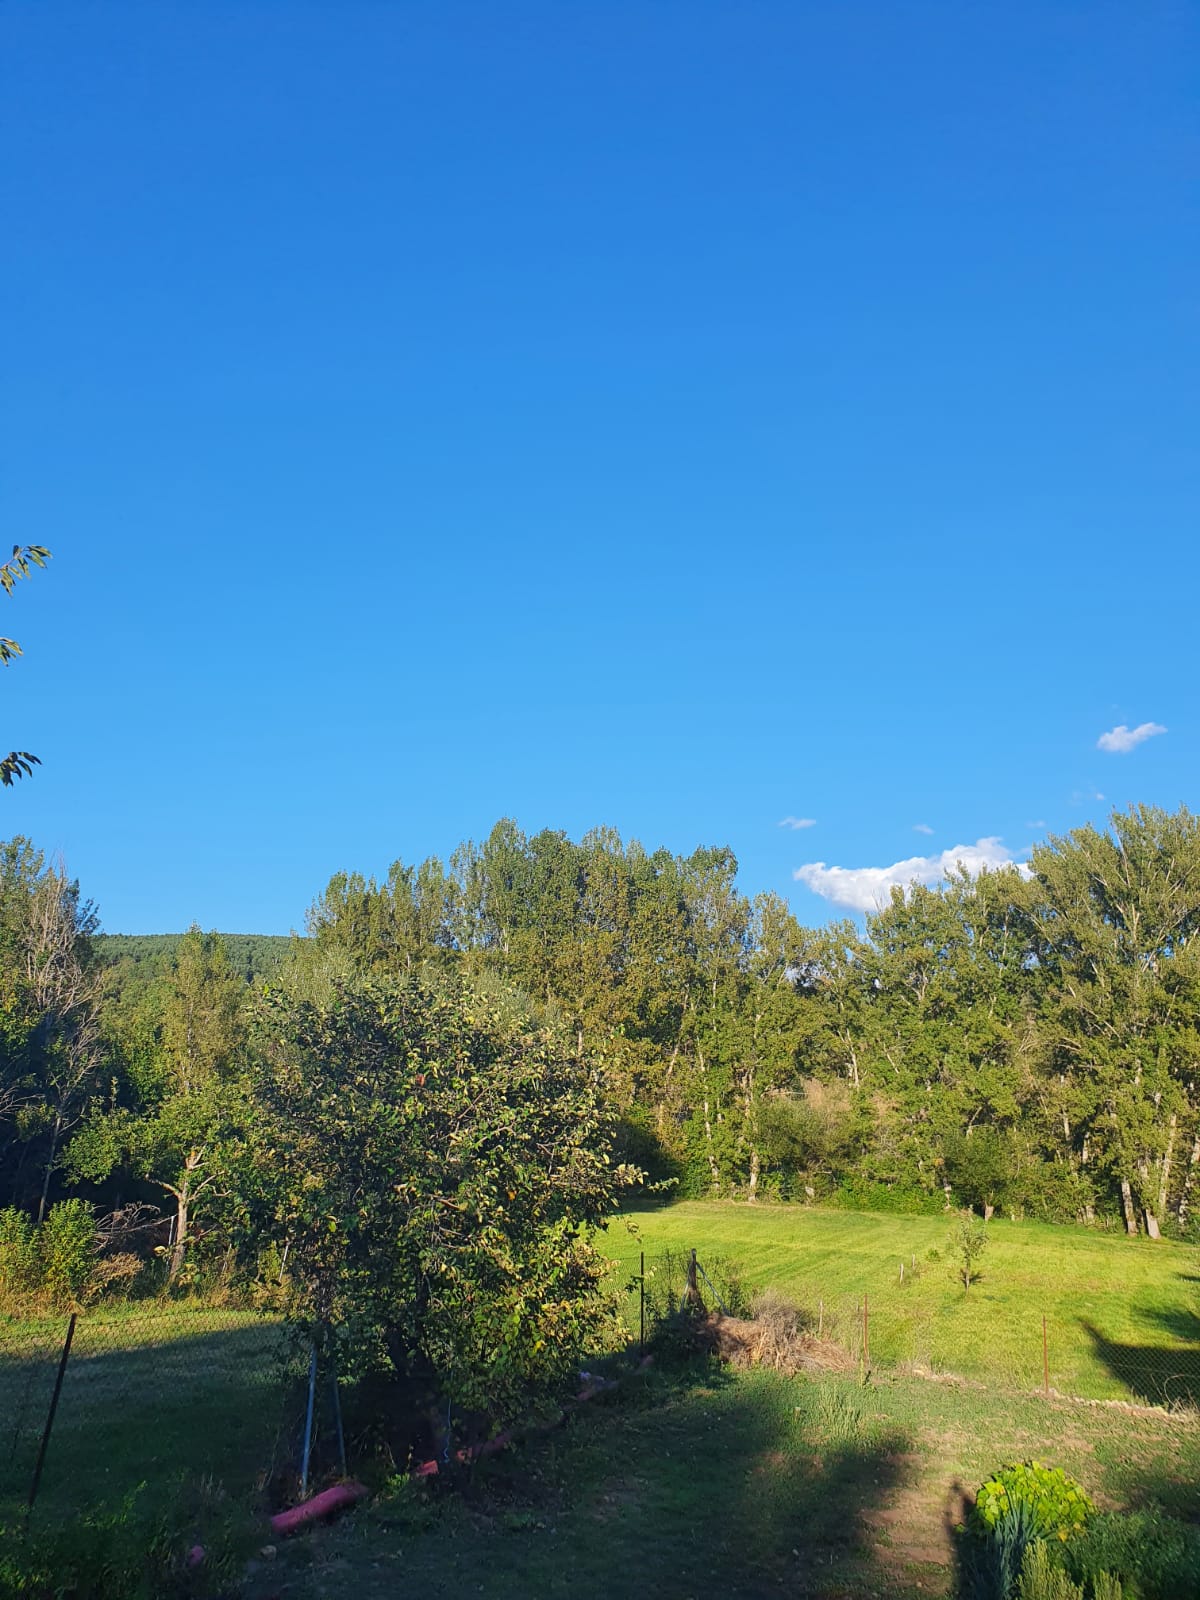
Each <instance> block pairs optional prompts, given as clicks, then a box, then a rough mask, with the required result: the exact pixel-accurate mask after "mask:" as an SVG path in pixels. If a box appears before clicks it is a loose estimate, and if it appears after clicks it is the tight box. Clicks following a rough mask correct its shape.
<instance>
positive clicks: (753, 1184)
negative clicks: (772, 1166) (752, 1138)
mask: <svg viewBox="0 0 1200 1600" xmlns="http://www.w3.org/2000/svg"><path fill="white" fill-rule="evenodd" d="M758 1170H759V1156H758V1146H757V1145H756V1144H752V1145H751V1146H750V1191H749V1193H748V1194H747V1196H746V1200H747V1203H748V1204H749V1205H754V1203H755V1201H756V1200H757V1199H758Z"/></svg>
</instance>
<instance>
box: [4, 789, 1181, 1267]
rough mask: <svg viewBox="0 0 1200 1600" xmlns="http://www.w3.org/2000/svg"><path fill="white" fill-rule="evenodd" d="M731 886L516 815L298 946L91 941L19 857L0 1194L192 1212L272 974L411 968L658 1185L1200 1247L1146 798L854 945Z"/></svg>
mask: <svg viewBox="0 0 1200 1600" xmlns="http://www.w3.org/2000/svg"><path fill="white" fill-rule="evenodd" d="M736 874H737V864H736V862H735V860H734V858H733V856H732V855H731V853H730V852H729V851H728V850H724V849H719V848H718V849H700V850H696V851H695V852H693V853H692V854H691V855H689V856H676V855H672V854H671V853H670V852H668V851H665V850H657V851H648V850H646V849H644V848H643V847H642V846H641V845H639V844H637V843H636V842H624V841H622V840H621V839H620V838H619V837H618V836H617V835H616V834H615V833H614V832H612V831H611V830H606V829H598V830H596V831H594V832H592V833H590V834H588V835H586V836H585V837H584V838H583V839H582V840H580V841H578V842H575V841H572V840H571V839H569V838H567V837H566V835H565V834H563V833H560V832H551V831H546V832H542V833H539V834H537V835H535V836H533V837H527V836H526V835H525V834H523V833H522V832H521V831H520V829H519V828H518V827H517V826H516V825H515V824H514V823H512V822H510V821H503V822H501V823H498V824H497V826H496V827H495V828H494V829H493V830H492V832H491V833H490V835H489V836H488V837H487V839H486V840H485V841H484V842H483V843H481V844H474V843H468V844H464V845H463V846H461V847H460V848H459V849H458V850H457V851H456V852H455V853H454V855H453V857H452V858H451V860H450V861H449V862H448V863H442V862H440V861H438V860H436V859H429V860H426V861H425V862H423V863H421V864H420V865H408V864H403V863H400V862H397V863H396V864H395V865H394V866H393V867H392V869H391V870H390V872H389V873H388V875H387V877H386V878H385V879H384V880H383V881H382V882H377V881H375V880H372V879H368V878H363V877H361V876H359V875H357V874H352V873H341V874H338V875H336V876H335V877H334V878H333V879H332V880H331V881H330V882H329V884H328V885H327V886H326V887H325V889H324V890H323V891H322V892H321V893H320V894H319V895H318V897H317V898H316V900H315V902H314V903H313V905H312V908H311V911H310V914H309V923H308V932H309V935H310V936H309V937H308V938H305V939H296V940H292V941H288V940H282V939H267V938H257V937H251V936H244V937H225V938H221V937H219V936H216V935H207V936H203V937H202V936H201V935H200V934H199V932H198V931H196V932H193V933H192V934H191V935H189V936H187V937H184V936H179V935H170V936H167V935H164V936H161V937H159V938H156V939H147V938H128V937H124V938H123V937H118V936H100V935H98V934H97V932H96V928H95V915H94V913H93V911H92V910H91V908H90V907H89V906H88V905H87V904H86V902H85V901H84V900H83V899H82V898H81V896H80V891H79V889H78V888H77V887H76V886H75V885H73V884H70V883H68V882H67V881H66V880H65V879H63V878H62V877H61V876H60V875H58V874H57V873H56V872H55V871H54V870H53V869H50V868H47V866H46V864H45V863H44V861H43V860H42V858H41V856H40V855H39V854H38V852H37V851H36V850H35V849H34V847H33V846H32V845H30V844H29V843H28V842H27V841H24V840H16V841H13V842H12V843H10V844H8V845H6V846H4V847H3V852H2V854H0V961H2V966H0V974H2V982H3V989H4V994H3V1001H4V1004H3V1008H2V1012H0V1026H2V1028H3V1036H2V1039H0V1048H2V1049H3V1078H2V1079H0V1118H2V1119H3V1120H2V1121H0V1140H2V1141H3V1143H2V1145H0V1155H2V1157H3V1171H4V1184H3V1188H4V1191H5V1192H4V1195H3V1198H4V1199H8V1198H12V1199H13V1200H15V1201H16V1202H18V1203H20V1204H22V1205H24V1206H26V1207H28V1208H30V1209H36V1208H37V1207H38V1206H39V1205H40V1204H41V1203H42V1200H43V1198H44V1197H45V1196H46V1195H47V1194H59V1193H62V1192H65V1191H66V1190H67V1189H69V1186H70V1185H71V1183H72V1182H74V1181H77V1180H80V1179H82V1178H84V1177H86V1178H88V1179H89V1180H90V1181H93V1182H103V1181H105V1179H106V1174H107V1175H108V1176H109V1177H116V1178H119V1177H120V1175H121V1174H122V1173H124V1174H125V1181H126V1182H128V1181H129V1180H130V1179H136V1180H137V1181H139V1182H141V1183H142V1184H144V1185H147V1186H149V1187H148V1188H147V1189H146V1190H145V1191H144V1192H148V1193H155V1194H157V1195H159V1196H160V1197H161V1198H162V1200H163V1201H164V1202H166V1203H168V1204H170V1205H174V1204H175V1203H176V1202H177V1201H179V1191H180V1189H181V1186H182V1189H183V1191H184V1193H185V1194H186V1195H187V1196H188V1197H189V1199H188V1202H187V1203H188V1204H190V1203H191V1198H192V1197H193V1196H194V1193H195V1190H196V1186H197V1185H199V1184H202V1183H204V1182H205V1181H206V1174H205V1171H204V1170H202V1169H203V1164H204V1163H209V1164H211V1163H212V1162H213V1160H214V1155H213V1152H214V1151H215V1150H216V1149H218V1147H219V1146H220V1144H221V1140H222V1139H225V1138H229V1139H236V1137H237V1119H238V1117H239V1116H242V1117H244V1116H245V1115H247V1112H246V1108H245V1102H244V1100H243V1101H242V1102H241V1104H240V1109H239V1107H238V1105H237V1104H235V1102H236V1100H237V1096H236V1095H234V1096H233V1097H232V1098H230V1095H229V1094H227V1093H226V1086H228V1085H230V1084H233V1083H235V1082H240V1081H241V1080H240V1078H239V1073H240V1067H239V1063H240V1062H241V1061H242V1060H243V1058H244V1057H245V1056H246V1052H247V1051H249V1050H251V1049H252V1044H251V1043H250V1042H249V1041H250V1039H251V1034H252V1031H253V1025H254V1018H255V1014H256V1012H257V1010H258V1009H260V1008H261V1006H262V1005H263V1004H264V1003H265V1002H264V1001H263V1000H262V998H261V995H260V994H259V993H258V991H260V990H261V988H262V984H261V982H260V980H261V979H263V978H264V977H266V978H268V979H269V980H270V983H269V987H271V988H272V989H273V990H274V991H275V992H283V993H285V994H286V995H288V996H291V997H292V998H293V999H295V1001H296V1002H297V1003H304V1004H312V1005H315V1006H317V1007H318V1008H321V1007H325V1008H326V1009H327V1008H328V1006H329V1004H331V1003H334V1002H336V1001H337V997H338V995H339V994H342V993H345V992H348V991H349V990H356V991H357V990H361V986H362V984H363V983H364V981H368V980H372V981H374V980H378V981H382V982H388V981H391V980H393V979H396V978H398V977H403V976H404V975H406V974H407V975H414V974H419V975H420V976H421V978H422V982H424V983H427V984H432V985H434V987H435V988H436V986H437V985H438V984H439V983H441V984H461V983H463V982H465V983H469V984H470V985H471V986H472V989H473V992H476V993H483V994H486V995H490V996H492V997H494V1000H495V1004H496V1006H497V1007H499V1008H500V1010H501V1011H505V1012H507V1013H511V1014H512V1015H514V1016H527V1017H529V1018H530V1019H534V1020H536V1023H537V1025H538V1026H539V1027H542V1028H544V1029H549V1030H550V1031H551V1032H553V1033H554V1034H555V1036H556V1037H558V1038H559V1039H560V1040H561V1041H563V1045H562V1048H563V1049H564V1050H566V1051H567V1052H568V1053H569V1054H570V1055H571V1056H572V1057H573V1058H574V1059H575V1060H577V1061H578V1062H580V1063H582V1064H586V1065H587V1066H588V1068H589V1069H590V1070H593V1071H594V1072H595V1074H597V1075H598V1080H599V1082H600V1084H601V1086H602V1092H603V1096H604V1098H605V1100H606V1102H607V1104H608V1106H609V1108H610V1109H611V1110H615V1111H616V1112H617V1113H618V1115H619V1118H620V1127H621V1143H622V1145H623V1153H624V1154H626V1155H627V1156H628V1157H629V1158H630V1159H633V1160H635V1161H636V1162H638V1163H639V1164H640V1165H641V1166H643V1167H644V1168H646V1169H647V1170H648V1171H649V1172H650V1173H651V1175H652V1176H655V1177H658V1178H670V1179H673V1180H674V1183H675V1184H676V1186H677V1192H682V1193H687V1194H693V1195H713V1196H722V1197H742V1198H744V1199H746V1200H750V1201H752V1200H754V1199H756V1198H759V1197H763V1196H767V1195H770V1196H776V1197H780V1198H785V1199H799V1200H804V1199H820V1200H829V1199H832V1200H834V1201H836V1202H837V1203H842V1204H851V1205H858V1206H863V1207H870V1208H875V1209H879V1208H894V1209H918V1210H919V1209H926V1208H929V1209H941V1208H942V1207H944V1206H945V1205H946V1204H948V1203H955V1204H963V1203H965V1204H970V1205H973V1206H976V1207H978V1208H979V1209H981V1210H983V1211H985V1212H986V1213H989V1214H990V1212H991V1210H992V1209H993V1208H995V1207H1002V1208H1004V1209H1005V1210H1007V1211H1010V1212H1012V1213H1013V1214H1017V1215H1020V1214H1028V1215H1036V1216H1039V1217H1043V1218H1046V1219H1050V1220H1059V1221H1086V1222H1091V1221H1098V1222H1102V1223H1104V1224H1106V1225H1118V1226H1124V1227H1126V1228H1127V1229H1128V1230H1129V1231H1130V1232H1136V1231H1141V1230H1144V1231H1146V1232H1148V1233H1149V1234H1151V1235H1152V1236H1155V1235H1157V1234H1158V1233H1159V1232H1160V1231H1161V1230H1173V1231H1180V1230H1183V1231H1186V1230H1188V1229H1190V1228H1191V1226H1192V1222H1191V1214H1192V1204H1193V1189H1194V1182H1195V1177H1196V1173H1197V1166H1198V1163H1200V1114H1198V1111H1200V1108H1198V1104H1197V1084H1196V1076H1197V1062H1198V1061H1200V1032H1198V1020H1200V941H1198V939H1197V932H1198V930H1200V827H1198V825H1197V821H1196V819H1195V818H1194V817H1192V816H1191V814H1190V813H1188V812H1187V811H1186V810H1181V811H1179V812H1177V813H1174V814H1167V813H1164V812H1162V811H1158V810H1153V809H1150V808H1136V809H1134V810H1132V811H1130V812H1128V813H1122V814H1118V815H1115V816H1114V817H1113V818H1112V820H1111V827H1110V829H1109V830H1108V831H1099V830H1096V829H1094V828H1090V827H1088V828H1082V829H1079V830H1077V831H1075V832H1073V833H1072V834H1070V835H1069V836H1067V837H1064V838H1052V839H1050V840H1048V841H1047V842H1046V843H1045V844H1044V845H1042V846H1040V847H1039V848H1038V849H1036V850H1035V851H1034V853H1033V856H1032V860H1031V870H1030V872H1029V873H1028V875H1024V874H1022V873H1021V872H1020V871H1018V870H1017V869H1015V868H1009V869H1004V870H1001V871H996V872H988V873H984V874H983V875H981V876H980V877H978V878H974V879H972V878H970V877H968V876H967V875H965V874H961V875H959V876H957V877H954V878H952V879H951V880H950V881H948V882H947V883H946V884H944V885H943V886H942V887H940V888H937V889H930V888H922V887H914V888H912V889H910V890H908V891H907V892H900V891H898V890H897V891H895V892H894V893H893V895H892V897H891V899H890V902H889V903H888V904H887V905H885V906H883V907H882V908H881V909H880V910H879V911H878V912H876V913H875V914H873V915H870V916H868V917H867V918H866V922H865V927H862V928H860V927H858V926H857V925H855V924H853V923H851V922H837V923H832V924H830V925H827V926H825V927H821V928H806V927H802V926H801V925H800V924H799V923H798V922H797V921H796V919H795V918H794V916H793V915H792V914H791V912H790V911H789V909H788V906H787V905H786V903H785V902H784V901H783V900H782V899H780V898H778V897H777V896H775V895H770V894H767V895H761V896H758V897H756V898H753V899H751V898H748V897H747V896H746V895H744V894H743V893H741V892H740V891H739V889H738V886H737V881H736ZM382 1092H383V1096H384V1100H385V1101H386V1087H385V1088H384V1090H383V1091H382ZM114 1118H115V1119H116V1120H115V1121H114ZM118 1126H119V1127H120V1129H121V1130H122V1132H121V1137H120V1138H119V1139H118V1138H116V1137H115V1136H114V1135H113V1132H112V1130H113V1129H114V1128H116V1127H118ZM104 1129H107V1130H108V1132H107V1134H105V1135H104V1137H102V1136H101V1130H104ZM105 1138H107V1140H108V1142H107V1143H105ZM196 1151H201V1152H203V1156H202V1157H201V1156H196V1157H195V1160H196V1163H197V1165H196V1166H195V1168H194V1169H188V1170H187V1171H186V1172H185V1168H186V1162H187V1160H190V1159H192V1155H191V1154H189V1152H192V1153H194V1152H196ZM202 1192H203V1191H202ZM180 1204H181V1205H182V1204H183V1202H180Z"/></svg>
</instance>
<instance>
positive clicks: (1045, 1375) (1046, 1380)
mask: <svg viewBox="0 0 1200 1600" xmlns="http://www.w3.org/2000/svg"><path fill="white" fill-rule="evenodd" d="M1042 1393H1043V1394H1044V1395H1045V1396H1046V1397H1047V1398H1049V1395H1050V1345H1049V1343H1048V1342H1047V1339H1046V1318H1045V1316H1044V1315H1043V1317H1042Z"/></svg>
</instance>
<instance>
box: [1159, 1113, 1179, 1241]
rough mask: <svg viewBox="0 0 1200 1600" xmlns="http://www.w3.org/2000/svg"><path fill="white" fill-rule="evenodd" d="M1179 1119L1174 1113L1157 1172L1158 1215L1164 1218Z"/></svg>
mask: <svg viewBox="0 0 1200 1600" xmlns="http://www.w3.org/2000/svg"><path fill="white" fill-rule="evenodd" d="M1178 1121H1179V1118H1178V1116H1177V1115H1176V1114H1175V1112H1174V1111H1172V1113H1171V1121H1170V1123H1169V1124H1168V1127H1167V1148H1166V1150H1165V1151H1164V1152H1163V1158H1162V1165H1161V1167H1160V1168H1159V1171H1158V1214H1159V1216H1160V1217H1165V1216H1166V1214H1167V1191H1168V1190H1169V1188H1170V1186H1171V1159H1172V1157H1173V1156H1174V1154H1175V1128H1176V1124H1177V1123H1178Z"/></svg>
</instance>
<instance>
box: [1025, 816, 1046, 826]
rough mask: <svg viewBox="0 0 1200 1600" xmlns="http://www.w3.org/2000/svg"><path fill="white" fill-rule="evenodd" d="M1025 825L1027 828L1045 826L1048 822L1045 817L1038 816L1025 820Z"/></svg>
mask: <svg viewBox="0 0 1200 1600" xmlns="http://www.w3.org/2000/svg"><path fill="white" fill-rule="evenodd" d="M1025 826H1026V827H1027V828H1046V827H1049V823H1048V822H1047V821H1046V819H1045V817H1038V818H1036V820H1035V821H1033V822H1027V823H1026V824H1025Z"/></svg>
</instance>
